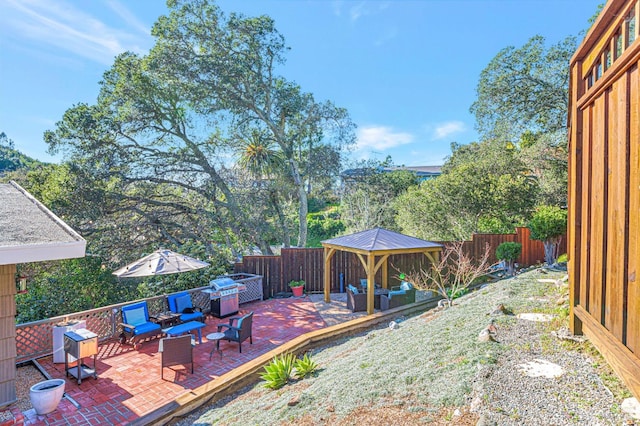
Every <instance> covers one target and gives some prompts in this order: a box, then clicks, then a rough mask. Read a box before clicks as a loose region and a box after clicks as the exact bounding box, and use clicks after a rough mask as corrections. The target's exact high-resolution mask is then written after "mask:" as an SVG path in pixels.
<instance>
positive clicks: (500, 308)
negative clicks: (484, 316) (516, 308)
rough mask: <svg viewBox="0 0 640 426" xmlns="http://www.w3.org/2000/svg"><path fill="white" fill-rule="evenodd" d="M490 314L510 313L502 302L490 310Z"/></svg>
mask: <svg viewBox="0 0 640 426" xmlns="http://www.w3.org/2000/svg"><path fill="white" fill-rule="evenodd" d="M490 315H491V316H496V315H511V311H510V310H509V309H507V308H506V307H505V306H504V305H503V304H502V303H501V304H499V305H498V306H496V307H495V309H494V310H493V311H492V312H491V314H490Z"/></svg>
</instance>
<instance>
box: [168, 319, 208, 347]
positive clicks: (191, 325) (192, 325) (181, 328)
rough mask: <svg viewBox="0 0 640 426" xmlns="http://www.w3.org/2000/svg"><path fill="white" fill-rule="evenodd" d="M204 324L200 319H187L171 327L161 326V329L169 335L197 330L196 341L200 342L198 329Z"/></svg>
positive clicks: (200, 336) (173, 335) (200, 337)
mask: <svg viewBox="0 0 640 426" xmlns="http://www.w3.org/2000/svg"><path fill="white" fill-rule="evenodd" d="M204 326H205V324H204V323H202V322H200V321H189V322H185V323H182V324H178V325H174V326H173V327H169V328H163V329H162V331H163V332H164V333H165V334H166V335H167V336H169V337H175V336H179V335H181V334H184V333H188V332H189V331H193V330H196V331H197V332H198V342H199V343H200V344H202V332H201V331H200V329H201V328H203V327H204Z"/></svg>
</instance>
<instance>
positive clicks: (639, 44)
mask: <svg viewBox="0 0 640 426" xmlns="http://www.w3.org/2000/svg"><path fill="white" fill-rule="evenodd" d="M639 22H640V1H638V0H609V1H608V2H607V4H606V6H605V8H604V9H603V10H602V12H601V13H600V16H599V17H598V20H597V21H596V22H595V23H594V24H593V26H592V28H591V30H590V31H589V33H588V34H587V36H586V37H585V40H584V41H583V43H582V44H581V45H580V47H579V48H578V50H577V51H576V53H575V55H574V56H573V58H572V60H571V81H570V102H569V114H570V120H569V127H570V129H569V130H570V131H569V135H570V136H569V154H570V157H569V183H570V185H569V226H568V230H569V238H570V245H569V246H570V250H569V253H568V255H569V276H570V279H571V281H570V289H571V291H570V306H571V314H570V325H571V330H572V331H573V332H574V333H575V334H580V333H584V334H586V335H587V336H588V337H589V340H591V342H592V343H593V344H594V345H595V346H596V347H597V348H598V350H599V351H600V352H601V353H602V354H603V355H604V357H605V358H606V359H607V361H608V362H609V363H610V364H611V366H612V367H613V368H614V370H616V372H617V373H618V375H619V376H620V377H621V378H622V379H623V380H624V381H625V383H626V384H627V385H628V386H629V388H630V389H631V391H632V392H633V393H634V395H635V396H636V397H637V398H640V276H638V274H639V273H640V269H639V268H640V231H639V229H640V70H639V66H640V32H639V31H638V30H639V27H638V23H639Z"/></svg>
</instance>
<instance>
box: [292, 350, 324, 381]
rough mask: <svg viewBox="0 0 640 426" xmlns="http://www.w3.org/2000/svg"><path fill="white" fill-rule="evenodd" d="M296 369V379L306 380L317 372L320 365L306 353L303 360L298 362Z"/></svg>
mask: <svg viewBox="0 0 640 426" xmlns="http://www.w3.org/2000/svg"><path fill="white" fill-rule="evenodd" d="M294 368H295V377H296V379H304V378H305V377H308V376H310V375H311V374H313V373H315V372H316V370H317V369H318V364H317V363H316V362H315V361H314V360H312V359H311V356H310V355H309V354H308V353H306V354H304V356H303V357H302V358H298V359H297V360H296V362H295V365H294Z"/></svg>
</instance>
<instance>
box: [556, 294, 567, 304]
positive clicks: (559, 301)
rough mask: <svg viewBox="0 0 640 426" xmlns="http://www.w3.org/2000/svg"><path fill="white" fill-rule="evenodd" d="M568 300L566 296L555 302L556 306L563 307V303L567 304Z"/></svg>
mask: <svg viewBox="0 0 640 426" xmlns="http://www.w3.org/2000/svg"><path fill="white" fill-rule="evenodd" d="M568 300H569V298H568V297H567V296H562V297H561V298H559V299H558V300H556V305H558V306H560V305H564V304H565V303H567V301H568Z"/></svg>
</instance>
